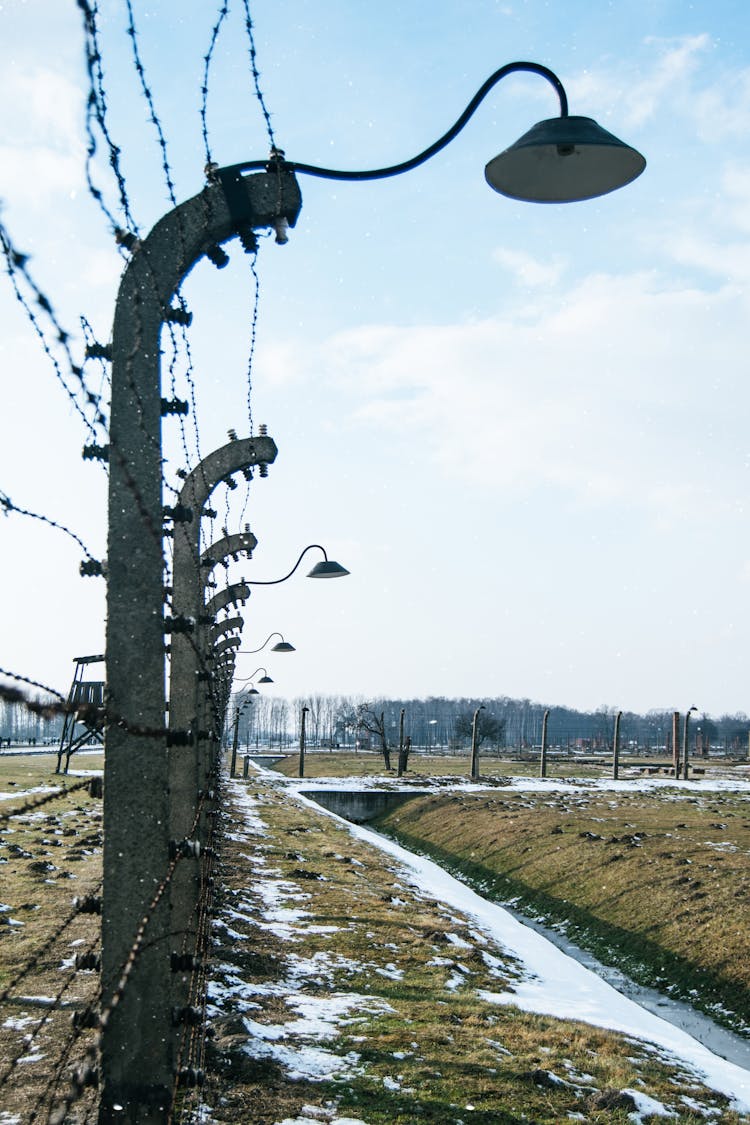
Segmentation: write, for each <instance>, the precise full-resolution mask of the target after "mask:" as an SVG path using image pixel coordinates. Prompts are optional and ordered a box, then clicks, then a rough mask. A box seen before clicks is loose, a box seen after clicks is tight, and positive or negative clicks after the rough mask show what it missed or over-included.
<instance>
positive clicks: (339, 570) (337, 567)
mask: <svg viewBox="0 0 750 1125" xmlns="http://www.w3.org/2000/svg"><path fill="white" fill-rule="evenodd" d="M348 573H349V571H348V570H347V569H346V568H345V567H343V566H342V565H341V563H337V562H334V560H333V559H325V561H324V562H319V563H316V564H315V566H314V567H313V568H312V570H311V571H310V573H309V574H308V576H307V577H308V578H343V576H344V575H345V574H348Z"/></svg>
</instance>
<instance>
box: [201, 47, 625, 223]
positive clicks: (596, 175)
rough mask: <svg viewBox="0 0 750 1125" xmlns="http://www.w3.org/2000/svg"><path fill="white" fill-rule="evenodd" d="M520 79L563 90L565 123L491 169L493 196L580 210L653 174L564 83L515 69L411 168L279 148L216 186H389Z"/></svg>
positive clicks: (535, 69) (547, 125)
mask: <svg viewBox="0 0 750 1125" xmlns="http://www.w3.org/2000/svg"><path fill="white" fill-rule="evenodd" d="M518 71H527V72H529V73H531V74H538V75H539V76H540V77H542V78H544V79H546V80H547V82H549V83H550V84H551V85H552V86H553V87H554V88H555V91H556V93H557V96H558V98H559V99H560V116H559V117H555V118H551V119H549V120H546V121H539V122H538V123H537V124H536V125H534V126H533V127H532V128H531V129H530V130H529V131H528V132H527V133H524V135H523V136H522V137H520V138H519V139H518V140H517V141H516V142H515V143H514V144H512V145H511V146H510V147H509V148H506V149H504V150H503V152H501V153H499V154H498V155H497V156H495V157H494V158H493V159H492V160H490V162H489V163H488V164H487V166H486V167H485V179H486V180H487V183H488V184H489V186H490V187H491V188H492V189H493V191H497V192H499V193H500V194H501V195H505V196H508V197H509V198H510V199H519V200H523V201H525V202H527V203H574V202H577V201H581V200H584V199H595V198H596V197H597V196H600V195H607V194H608V193H609V192H611V191H615V190H617V189H618V188H621V187H625V185H626V184H629V183H631V181H632V180H635V179H636V178H637V177H638V176H640V174H641V172H642V171H643V169H644V168H645V167H646V161H645V158H644V157H643V156H642V155H641V153H640V152H638V151H637V150H636V149H634V148H631V146H630V145H628V144H625V142H624V141H621V140H618V138H617V137H615V136H613V135H612V134H611V133H608V132H607V130H606V129H603V128H602V127H601V125H598V124H597V123H596V121H594V120H592V119H591V118H590V117H571V116H570V115H569V114H568V98H567V95H566V93H565V90H564V88H563V85H562V82H561V81H560V79H559V78H558V77H557V75H556V74H555V73H554V72H553V71H551V70H549V69H548V68H547V67H546V66H542V65H541V64H540V63H532V62H511V63H506V64H505V66H501V67H500V68H499V69H498V70H496V71H495V73H494V74H491V75H490V77H489V78H488V79H487V80H486V82H484V84H483V85H482V86H480V88H479V89H478V90H477V92H476V94H475V95H474V97H473V98H472V99H471V101H470V102H469V104H468V105H467V107H466V109H465V110H464V111H463V113H462V114H461V116H460V117H459V118H458V120H457V121H456V122H455V124H453V125H452V126H451V127H450V129H449V130H448V131H447V133H444V134H443V136H442V137H440V138H439V139H438V140H437V141H434V142H433V144H431V145H429V147H428V148H426V149H424V151H423V152H420V153H418V154H417V156H413V157H412V158H411V160H404V161H402V163H400V164H391V165H389V166H388V167H387V168H373V169H370V170H368V171H342V170H340V169H337V168H320V167H318V166H317V165H315V164H300V163H297V161H293V160H292V161H288V160H286V158H285V156H284V153H283V152H282V151H281V149H278V148H275V147H274V148H272V149H271V156H270V158H269V160H267V161H263V160H252V161H247V162H245V163H243V164H234V165H232V166H230V167H228V168H217V167H216V166H215V165H209V166H208V168H207V173H208V175H209V177H210V178H211V179H214V180H218V181H219V182H220V183H221V184H222V186H223V188H224V192H225V194H226V195H227V197H228V198H229V197H231V196H233V194H236V188H237V183H238V182H239V181H241V180H242V172H247V171H250V170H252V169H256V170H257V169H261V168H262V169H264V170H265V171H266V172H269V173H274V172H275V173H276V175H277V176H278V177H281V175H282V173H284V174H293V173H295V172H304V173H306V174H307V175H309V176H320V177H321V178H322V179H327V180H382V179H385V178H387V177H388V176H399V175H400V174H401V173H402V172H409V171H410V170H411V169H412V168H417V167H419V165H420V164H424V162H425V161H426V160H429V159H430V157H431V156H434V155H435V154H436V153H438V152H440V151H441V149H443V148H445V146H446V145H447V144H449V143H450V142H451V141H452V140H453V139H454V137H456V136H457V135H458V134H459V133H460V132H461V130H462V129H463V127H464V125H466V123H467V121H469V119H470V118H471V117H472V116H473V114H474V112H475V111H476V109H477V107H478V106H479V105H480V104H481V102H482V101H483V100H484V98H486V96H487V94H488V93H489V92H490V90H492V88H493V87H494V86H495V85H496V84H497V83H498V82H499V81H500V80H501V78H505V77H507V75H509V74H515V73H517V72H518ZM570 157H574V159H572V160H571V159H570Z"/></svg>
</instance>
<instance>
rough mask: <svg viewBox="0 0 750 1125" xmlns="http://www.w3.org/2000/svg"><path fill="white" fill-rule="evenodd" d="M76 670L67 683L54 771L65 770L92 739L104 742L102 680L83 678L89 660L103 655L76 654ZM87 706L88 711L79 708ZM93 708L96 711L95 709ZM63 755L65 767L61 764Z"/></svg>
mask: <svg viewBox="0 0 750 1125" xmlns="http://www.w3.org/2000/svg"><path fill="white" fill-rule="evenodd" d="M75 662H76V670H75V672H74V674H73V683H72V684H71V685H70V691H69V692H68V700H67V705H66V711H65V721H64V723H63V729H62V734H61V735H60V746H59V747H58V751H57V769H56V770H55V772H56V773H67V772H68V767H69V766H70V759H71V757H72V755H73V754H75V752H76V750H80V748H81V747H82V746H85V745H87V744H90V743H92V742H94V743H98V744H99V745H100V746H103V745H104V680H88V679H84V678H83V677H84V673H85V672H86V670H87V669H88V667H89V665H90V664H103V663H104V657H103V656H76V657H75ZM83 707H90V708H91V711H90V712H83V713H81V712H80V711H79V708H83ZM94 708H96V711H94ZM63 755H64V756H65V769H64V770H63V769H61V768H60V767H61V764H62V760H63Z"/></svg>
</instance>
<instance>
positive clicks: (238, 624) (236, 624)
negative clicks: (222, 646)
mask: <svg viewBox="0 0 750 1125" xmlns="http://www.w3.org/2000/svg"><path fill="white" fill-rule="evenodd" d="M244 628H245V619H244V617H227V619H226V621H218V622H217V623H216V624H215V625H212V626H211V627H210V631H209V640H210V642H211V644H215V643H216V641H218V639H219V637H221V636H223V634H224V633H232V632H234V631H235V630H236V631H237V632H238V633H241V632H242V630H243V629H244Z"/></svg>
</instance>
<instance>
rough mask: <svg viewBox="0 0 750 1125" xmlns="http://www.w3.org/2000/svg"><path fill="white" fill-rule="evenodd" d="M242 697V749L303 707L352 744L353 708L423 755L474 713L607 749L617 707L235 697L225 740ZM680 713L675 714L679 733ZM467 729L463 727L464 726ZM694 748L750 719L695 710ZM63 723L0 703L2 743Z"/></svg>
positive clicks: (743, 732)
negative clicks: (371, 716) (545, 719)
mask: <svg viewBox="0 0 750 1125" xmlns="http://www.w3.org/2000/svg"><path fill="white" fill-rule="evenodd" d="M240 697H241V699H242V706H241V712H240V719H239V725H238V736H239V740H240V744H241V745H243V746H251V745H253V744H255V745H261V744H276V745H290V744H291V743H292V741H294V740H295V739H297V738H298V737H299V727H300V715H301V710H302V707H303V706H304V707H307V708H308V712H307V719H306V737H307V741H308V743H309V744H310V745H313V746H314V745H319V746H329V747H335V746H353V745H354V744H355V742H356V741H357V739H358V737H359V741H360V742H363V741H366V740H365V739H364V738H362V737H361V736H362V733H363V732H362V731H361V730H359V731H358V729H357V710H358V708H361V707H363V706H366V707H369V708H370V709H371V711H372V712H373V713H374V714H375V715H376V716H378V717H379V716H380V715H381V714H382V715H383V716H384V726H385V730H386V734H387V737H388V741H389V744H390V745H398V738H399V724H400V716H401V710H402V709H403V711H404V735H405V736H407V735H408V737H410V738H411V741H412V744H413V745H414V746H415V747H425V748H428V749H432V748H434V749H439V748H441V747H442V748H448V749H451V748H459V747H460V746H461V745H463V744H464V743H465V741H466V739H465V737H463V738H462V737H459V736H457V734H456V728H457V726H459V727H460V726H461V725H462V724H461V722H460V720H461V718H462V717H464V718H465V716H466V715H469V716H470V715H472V714H473V712H474V711H475V710H476V709H477V708H478V707H483V708H484V709H485V712H486V713H487V714H488V715H489V716H492V717H493V718H494V719H496V720H497V723H496V728H497V730H498V734H497V736H496V737H495V738H493V739H488V740H487V742H486V745H497V746H500V747H509V748H517V749H521V750H522V749H529V748H533V747H534V746H539V745H540V744H541V738H542V721H543V717H544V712H545V710H549V719H548V728H547V741H548V744H549V746H550V747H563V748H571V749H573V748H577V747H581V746H582V747H583V748H591V749H606V748H607V747H611V745H612V739H613V733H614V720H615V715H616V714H617V709H616V708H614V707H607V706H603V707H598V708H596V710H593V711H580V710H577V709H576V708H572V707H563V706H559V707H549V708H547V707H546V706H545V704H542V703H536V702H534V701H533V700H530V699H511V698H510V697H508V696H494V697H490V696H482V697H474V696H471V697H469V696H463V697H457V698H447V697H445V696H431V697H429V698H427V699H383V698H375V697H371V698H369V699H368V698H367V697H365V696H350V695H310V696H299V697H297V698H294V699H286V698H280V697H277V696H268V695H260V694H259V695H253V696H248V695H245V694H242V693H238V694H235V695H234V696H233V698H232V703H231V705H230V708H229V712H228V716H227V723H228V728H229V729H228V732H227V733H228V737H229V738H230V739H231V737H232V735H233V729H232V728H233V721H234V715H235V710H236V707H237V700H238V698H240ZM672 714H673V713H672V711H670V710H663V711H662V710H651V711H648V712H647V713H646V714H639V713H638V712H635V711H623V712H622V718H621V721H620V743H621V746H622V747H624V748H627V747H628V746H632V747H637V748H639V749H643V750H656V749H658V748H666V749H669V748H670V746H671V730H672ZM683 720H684V715H681V716H680V730H681V731H682V724H683ZM463 725H465V724H463ZM689 729H690V741H691V745H692V746H696V745H697V746H699V747H702V746H704V745H706V746H710V747H711V748H712V749H714V750H724V751H728V752H734V753H741V754H742V753H745V752H747V750H748V745H749V739H750V718H748V716H747V715H746V714H745V713H744V712H737V713H735V714H725V715H721V716H719V717H718V718H717V717H714V716H711V715H707V714H702V713H700V712H693V713H692V715H691V722H690V728H689ZM61 731H62V718H61V717H60V716H56V717H54V718H49V719H47V718H44V717H42V716H40V715H39V714H36V713H34V712H31V711H29V710H28V708H26V707H25V706H24V705H23V703H21V702H15V701H13V702H9V701H6V700H0V738H3V739H8V738H10V739H11V740H12V742H13V743H16V744H17V743H26V742H36V744H37V745H41V744H44V743H47V744H50V745H54V744H56V743H58V742H59V740H60V734H61Z"/></svg>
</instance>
